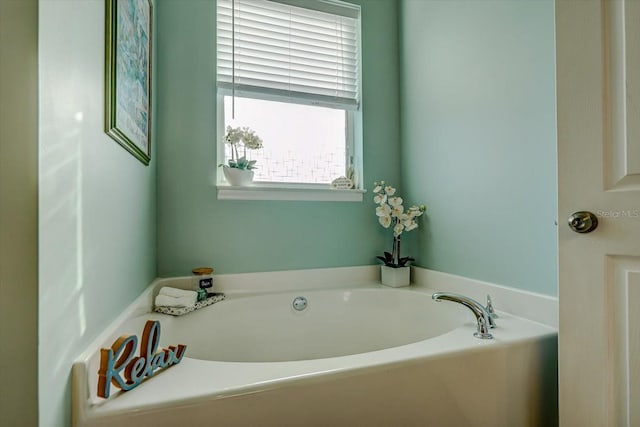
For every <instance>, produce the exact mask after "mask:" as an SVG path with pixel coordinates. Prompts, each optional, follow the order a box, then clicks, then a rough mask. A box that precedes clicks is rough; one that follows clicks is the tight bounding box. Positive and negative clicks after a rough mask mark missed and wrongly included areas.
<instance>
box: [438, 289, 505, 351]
mask: <svg viewBox="0 0 640 427" xmlns="http://www.w3.org/2000/svg"><path fill="white" fill-rule="evenodd" d="M431 298H433V300H434V301H436V302H440V301H451V302H457V303H458V304H462V305H464V306H465V307H467V308H468V309H469V310H471V311H472V312H473V314H474V316H476V321H477V322H478V330H477V331H476V333H474V334H473V336H474V337H476V338H481V339H491V338H493V335H491V333H490V332H489V328H490V325H491V316H490V315H489V313H488V312H487V309H486V308H484V306H483V305H482V304H480V303H479V302H478V301H476V300H474V299H472V298H469V297H465V296H464V295H460V294H454V293H449V292H436V293H435V294H433V295H432V296H431Z"/></svg>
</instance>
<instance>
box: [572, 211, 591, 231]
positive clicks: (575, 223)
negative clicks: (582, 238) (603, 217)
mask: <svg viewBox="0 0 640 427" xmlns="http://www.w3.org/2000/svg"><path fill="white" fill-rule="evenodd" d="M567 222H568V223H569V227H571V229H572V230H573V231H575V232H576V233H591V232H592V231H593V230H595V229H596V228H598V217H596V216H595V215H594V214H592V213H591V212H586V211H580V212H576V213H574V214H573V215H571V216H570V217H569V219H568V220H567Z"/></svg>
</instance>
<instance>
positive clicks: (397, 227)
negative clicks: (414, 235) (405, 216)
mask: <svg viewBox="0 0 640 427" xmlns="http://www.w3.org/2000/svg"><path fill="white" fill-rule="evenodd" d="M402 230H404V225H402V223H401V222H399V223H397V224H396V225H395V226H394V227H393V235H394V236H395V237H398V236H399V235H401V234H402Z"/></svg>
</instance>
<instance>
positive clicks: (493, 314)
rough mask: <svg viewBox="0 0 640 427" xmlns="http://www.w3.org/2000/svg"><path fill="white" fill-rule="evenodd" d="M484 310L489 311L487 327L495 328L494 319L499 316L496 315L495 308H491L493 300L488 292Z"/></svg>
mask: <svg viewBox="0 0 640 427" xmlns="http://www.w3.org/2000/svg"><path fill="white" fill-rule="evenodd" d="M486 310H487V313H489V327H490V328H495V327H496V321H495V319H497V318H499V317H500V316H498V313H496V312H495V310H494V309H493V301H491V295H489V294H487V306H486Z"/></svg>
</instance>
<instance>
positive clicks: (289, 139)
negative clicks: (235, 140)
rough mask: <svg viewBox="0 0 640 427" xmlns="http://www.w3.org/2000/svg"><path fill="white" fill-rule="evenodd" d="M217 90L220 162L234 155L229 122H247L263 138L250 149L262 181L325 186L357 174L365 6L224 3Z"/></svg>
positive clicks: (276, 0) (321, 1)
mask: <svg viewBox="0 0 640 427" xmlns="http://www.w3.org/2000/svg"><path fill="white" fill-rule="evenodd" d="M217 91H218V94H217V96H218V120H217V123H218V133H219V135H218V159H219V163H223V162H224V163H226V162H227V161H228V160H229V158H230V155H231V152H230V149H229V147H228V146H226V147H225V144H224V131H225V129H226V127H227V126H232V127H238V126H241V127H244V126H247V127H249V128H251V129H252V130H254V131H255V132H256V134H257V135H259V136H260V137H261V138H262V140H263V148H261V149H259V150H248V151H247V152H246V157H247V158H248V159H250V160H256V162H257V163H256V166H257V169H256V170H255V177H254V181H255V182H257V183H258V184H265V185H274V183H275V184H278V183H279V184H287V186H289V188H291V186H295V185H307V186H308V185H316V186H324V187H325V188H326V187H327V185H328V184H329V183H331V181H333V180H334V179H335V178H338V177H339V176H347V175H349V173H350V171H353V170H354V168H355V169H358V167H357V165H358V164H359V163H360V162H359V159H358V157H359V156H358V152H359V149H358V145H359V142H357V143H356V142H355V139H356V138H355V137H354V135H355V134H356V132H355V131H354V127H355V126H356V124H357V122H358V120H359V109H360V9H359V6H356V5H351V4H349V3H342V2H338V1H333V0H331V1H328V0H218V3H217ZM243 154H244V153H243ZM223 159H224V160H223ZM221 175H222V174H221V173H220V174H219V178H218V180H219V182H220V183H221V182H223V181H222V180H223V179H222V177H221Z"/></svg>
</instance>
